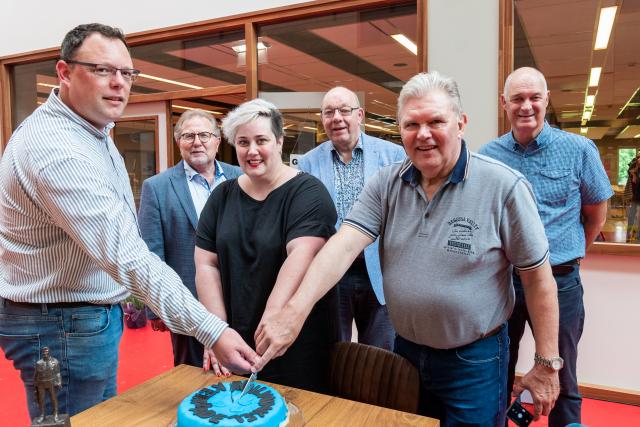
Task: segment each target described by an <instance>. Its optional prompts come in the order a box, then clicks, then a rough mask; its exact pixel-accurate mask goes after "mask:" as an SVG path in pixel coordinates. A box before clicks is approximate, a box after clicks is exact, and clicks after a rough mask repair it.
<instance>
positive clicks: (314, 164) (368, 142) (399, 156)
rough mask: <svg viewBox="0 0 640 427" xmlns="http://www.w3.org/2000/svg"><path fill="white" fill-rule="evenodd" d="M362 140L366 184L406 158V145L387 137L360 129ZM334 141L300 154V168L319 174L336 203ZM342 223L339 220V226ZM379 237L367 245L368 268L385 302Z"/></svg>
mask: <svg viewBox="0 0 640 427" xmlns="http://www.w3.org/2000/svg"><path fill="white" fill-rule="evenodd" d="M360 141H361V142H362V154H363V156H364V181H365V184H366V182H367V181H368V180H369V178H371V177H372V176H373V175H374V174H375V173H376V172H377V171H378V170H379V169H380V168H383V167H385V166H387V165H390V164H392V163H395V162H400V161H402V160H404V158H405V153H404V149H403V148H402V146H400V145H397V144H394V143H392V142H389V141H385V140H383V139H380V138H375V137H373V136H369V135H367V134H366V133H364V132H361V133H360ZM332 149H333V145H332V143H331V141H325V142H323V143H322V144H320V145H318V146H317V147H316V148H314V149H313V150H311V151H309V152H308V153H307V154H305V155H304V156H302V157H301V158H300V162H299V163H298V166H299V167H300V170H303V171H305V172H307V173H310V174H311V175H313V176H315V177H316V178H318V179H319V180H320V181H322V183H323V184H324V185H325V187H327V190H329V194H331V198H332V199H333V203H334V204H335V202H336V191H335V185H334V181H333V155H332V154H331V151H332ZM339 226H340V224H338V223H336V228H338V227H339ZM378 240H379V239H376V241H375V242H373V243H372V244H370V245H369V246H367V247H366V248H365V249H364V257H365V261H366V264H367V272H368V273H369V280H370V281H371V286H372V287H373V291H374V292H375V294H376V297H377V298H378V302H379V303H380V304H384V303H385V301H384V293H383V291H382V272H381V271H380V257H379V254H378Z"/></svg>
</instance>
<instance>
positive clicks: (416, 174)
mask: <svg viewBox="0 0 640 427" xmlns="http://www.w3.org/2000/svg"><path fill="white" fill-rule="evenodd" d="M470 163H471V153H470V152H469V149H468V148H467V143H466V142H464V139H463V140H462V144H460V157H458V161H457V162H456V164H455V166H454V167H453V170H452V171H451V174H449V178H447V182H451V183H452V184H458V183H459V182H462V181H464V180H466V179H467V178H468V177H469V167H470ZM399 176H400V178H401V179H402V180H404V181H406V182H408V183H409V184H411V185H412V186H414V187H415V186H417V185H418V184H419V183H420V171H419V170H418V169H417V168H416V167H415V166H414V165H413V163H411V160H409V159H408V158H407V159H406V160H405V161H404V163H403V165H402V167H401V168H400V173H399Z"/></svg>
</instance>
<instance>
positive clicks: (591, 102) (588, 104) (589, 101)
mask: <svg viewBox="0 0 640 427" xmlns="http://www.w3.org/2000/svg"><path fill="white" fill-rule="evenodd" d="M595 102H596V96H595V95H587V100H586V101H585V103H584V106H585V108H588V107H593V105H594V104H595Z"/></svg>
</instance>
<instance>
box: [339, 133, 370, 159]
mask: <svg viewBox="0 0 640 427" xmlns="http://www.w3.org/2000/svg"><path fill="white" fill-rule="evenodd" d="M362 136H363V134H362V132H360V136H359V137H358V143H357V144H356V146H355V147H353V150H351V154H352V155H353V153H355V151H356V149H360V150H361V151H362V150H364V146H363V144H362V139H363V138H362ZM331 151H332V152H334V153H336V154H337V155H338V157H340V153H339V152H338V150H336V147H335V145H333V142H332V143H331Z"/></svg>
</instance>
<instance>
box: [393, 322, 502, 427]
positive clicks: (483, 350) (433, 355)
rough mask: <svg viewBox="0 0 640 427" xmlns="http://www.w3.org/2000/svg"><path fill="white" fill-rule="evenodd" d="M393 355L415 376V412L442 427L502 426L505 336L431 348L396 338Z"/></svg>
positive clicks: (500, 333)
mask: <svg viewBox="0 0 640 427" xmlns="http://www.w3.org/2000/svg"><path fill="white" fill-rule="evenodd" d="M395 352H396V353H397V354H399V355H401V356H403V357H404V358H406V359H408V360H409V362H411V364H413V366H415V367H416V368H417V369H418V372H419V374H420V405H419V408H418V413H419V414H421V415H426V416H430V417H434V418H438V419H440V423H441V424H440V425H441V426H443V427H447V426H477V427H480V426H482V427H490V426H491V427H495V426H504V423H505V412H506V405H505V401H506V395H507V364H508V359H509V338H508V336H507V327H506V325H503V326H502V327H501V328H500V329H499V331H498V332H496V333H495V334H493V335H491V336H488V337H485V338H481V339H479V340H477V341H475V342H472V343H471V344H467V345H464V346H462V347H458V348H453V349H446V350H441V349H435V348H432V347H428V346H425V345H419V344H416V343H413V342H411V341H409V340H406V339H404V338H402V337H401V336H400V335H398V336H397V337H396V345H395Z"/></svg>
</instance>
